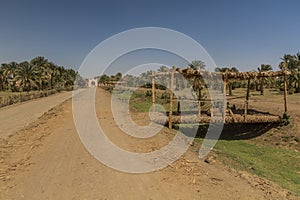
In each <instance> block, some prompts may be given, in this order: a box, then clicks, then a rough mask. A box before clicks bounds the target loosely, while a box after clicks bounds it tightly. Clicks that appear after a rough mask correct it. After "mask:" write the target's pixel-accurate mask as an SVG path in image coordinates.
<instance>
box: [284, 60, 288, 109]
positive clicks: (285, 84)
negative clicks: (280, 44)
mask: <svg viewBox="0 0 300 200" xmlns="http://www.w3.org/2000/svg"><path fill="white" fill-rule="evenodd" d="M286 76H287V71H286V63H284V112H287V83H286V81H287V80H286V79H287V77H286Z"/></svg>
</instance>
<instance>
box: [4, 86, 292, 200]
mask: <svg viewBox="0 0 300 200" xmlns="http://www.w3.org/2000/svg"><path fill="white" fill-rule="evenodd" d="M97 97H98V98H97V99H96V108H97V116H98V119H99V121H100V123H101V126H102V128H103V129H104V130H106V132H105V133H106V134H107V136H108V137H109V138H110V139H111V140H112V142H114V143H115V144H116V145H118V146H120V147H121V148H124V149H127V150H130V151H133V152H148V151H153V150H155V149H158V148H160V147H162V146H164V145H165V144H167V143H168V141H170V140H171V139H172V138H173V136H174V133H173V132H172V131H170V130H169V129H167V128H164V129H163V130H162V131H161V132H160V133H159V134H157V135H156V136H154V137H151V138H149V139H136V138H132V137H130V136H128V135H126V134H123V133H122V131H121V130H120V129H119V128H118V127H117V125H116V124H115V122H114V120H113V116H112V113H111V109H110V94H109V93H107V92H106V91H103V90H101V89H98V90H97ZM32 106H33V107H34V106H35V105H32ZM143 115H144V114H143V113H133V116H132V117H133V119H135V120H137V121H138V123H140V124H144V123H147V119H145V120H146V121H143V119H144V116H143ZM11 120H13V119H11ZM1 128H2V122H1ZM1 128H0V129H1ZM12 128H13V127H12ZM205 161H206V162H205ZM205 161H204V160H200V159H198V157H197V154H196V153H195V152H193V151H191V150H189V151H187V152H186V153H185V154H184V156H182V157H181V158H180V159H179V160H177V161H176V162H174V163H173V164H171V165H169V166H168V167H167V168H164V169H162V170H159V171H156V172H152V173H147V174H129V173H123V172H119V171H116V170H113V169H111V168H108V167H106V166H105V165H103V164H101V163H100V162H99V161H97V160H95V159H94V158H93V157H92V156H91V155H90V154H89V153H88V152H87V150H86V149H85V148H84V147H83V145H82V143H81V141H80V139H79V137H78V135H77V132H76V129H75V126H74V122H73V116H72V102H71V100H67V101H66V102H64V103H62V104H61V105H59V106H56V107H55V108H53V109H51V110H50V111H49V112H47V113H46V114H44V115H43V116H42V117H40V118H39V119H38V120H36V121H35V122H32V123H30V124H29V125H28V126H27V127H26V128H23V129H22V130H19V131H18V132H17V133H16V134H13V135H12V136H10V137H8V138H6V139H2V140H1V141H0V199H296V198H297V197H294V196H293V195H292V194H291V193H290V192H288V191H286V190H284V189H282V188H280V187H279V186H277V185H275V184H273V183H271V182H269V181H267V180H265V179H262V178H259V177H256V176H254V175H251V174H249V173H247V172H241V171H236V170H233V169H230V168H228V167H225V166H224V165H222V164H221V163H219V162H218V161H216V160H215V159H214V154H213V153H212V155H209V156H208V158H206V159H205Z"/></svg>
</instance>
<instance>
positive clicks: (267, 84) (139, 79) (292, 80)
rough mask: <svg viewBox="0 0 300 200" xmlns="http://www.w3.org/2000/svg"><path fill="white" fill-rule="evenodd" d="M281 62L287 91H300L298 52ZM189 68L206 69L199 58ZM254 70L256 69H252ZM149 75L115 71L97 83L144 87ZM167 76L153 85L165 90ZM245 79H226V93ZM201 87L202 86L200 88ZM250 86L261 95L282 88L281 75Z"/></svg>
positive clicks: (147, 85)
mask: <svg viewBox="0 0 300 200" xmlns="http://www.w3.org/2000/svg"><path fill="white" fill-rule="evenodd" d="M281 59H282V62H280V63H279V66H278V67H279V69H281V70H283V69H284V67H286V70H287V71H289V72H291V75H290V76H288V91H289V93H290V94H293V93H299V92H300V52H299V53H297V54H295V55H290V54H285V55H284V56H283V58H281ZM188 67H189V68H191V69H196V70H200V71H206V70H207V69H206V66H205V63H204V62H203V61H201V60H194V61H192V62H191V63H190V64H189V66H188ZM272 70H273V68H272V66H271V65H269V64H261V65H260V66H259V67H258V68H257V71H258V72H264V71H272ZM167 71H169V68H168V67H166V66H161V67H160V68H159V69H158V70H157V72H167ZM226 71H227V72H239V70H238V69H237V68H236V67H217V68H215V72H226ZM253 71H256V70H253ZM151 75H152V71H146V72H144V73H142V74H140V75H139V76H134V75H128V74H127V75H125V76H123V77H122V74H120V73H117V74H116V75H114V76H108V75H105V74H104V75H102V76H100V77H99V83H109V82H114V81H115V82H116V81H119V80H121V78H122V81H123V82H125V85H126V86H128V87H133V86H140V87H145V88H150V87H151ZM188 82H189V86H192V87H193V89H194V90H195V91H198V90H199V89H200V90H202V89H203V87H206V85H205V83H204V80H202V79H197V80H188ZM168 84H169V80H168V78H165V79H160V80H157V81H156V84H155V87H156V88H157V89H162V90H165V89H166V86H168ZM246 85H247V84H246V81H244V80H228V81H227V88H228V94H229V95H230V96H231V95H233V90H234V89H235V88H244V87H246ZM189 86H188V85H182V86H181V88H185V87H189ZM200 87H202V88H200ZM250 88H251V89H252V90H256V91H260V94H261V95H264V90H265V88H277V89H280V90H283V77H263V78H260V79H257V80H253V81H252V82H251V85H250Z"/></svg>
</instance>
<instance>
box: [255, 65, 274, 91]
mask: <svg viewBox="0 0 300 200" xmlns="http://www.w3.org/2000/svg"><path fill="white" fill-rule="evenodd" d="M257 70H258V71H259V72H266V71H271V70H273V69H272V67H271V65H267V64H262V65H261V66H260V67H258V68H257ZM264 82H265V78H264V77H261V78H260V95H264Z"/></svg>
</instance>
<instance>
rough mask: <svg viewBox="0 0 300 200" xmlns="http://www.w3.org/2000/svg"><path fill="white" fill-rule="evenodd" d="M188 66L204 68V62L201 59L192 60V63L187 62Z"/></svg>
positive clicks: (197, 68) (198, 68)
mask: <svg viewBox="0 0 300 200" xmlns="http://www.w3.org/2000/svg"><path fill="white" fill-rule="evenodd" d="M189 66H190V68H192V69H196V70H205V63H204V62H203V61H201V60H193V61H192V63H190V64H189Z"/></svg>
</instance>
